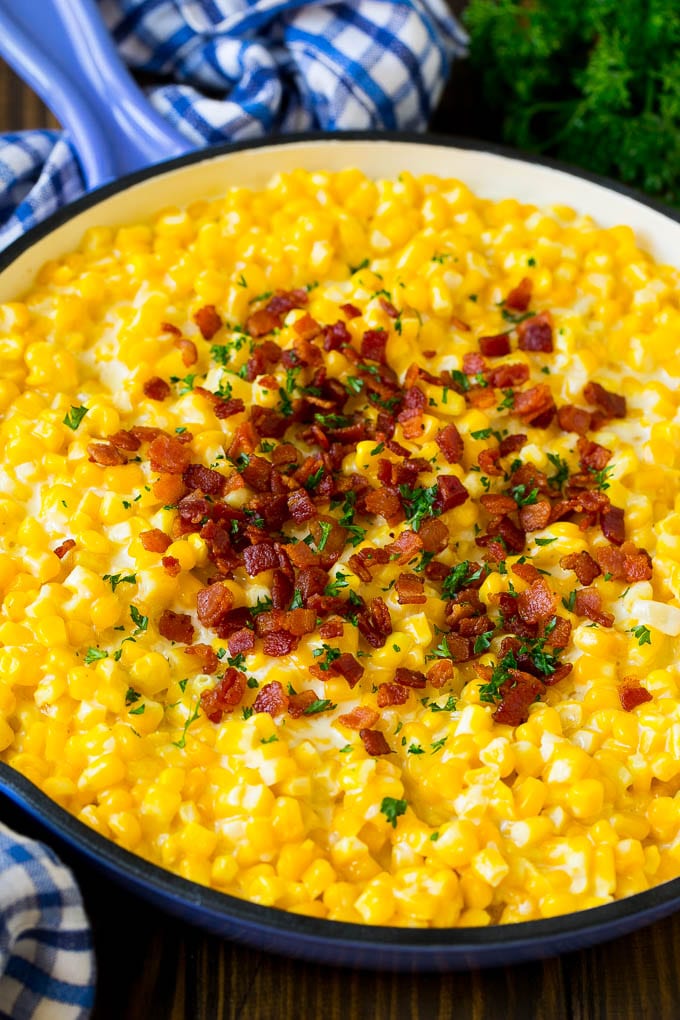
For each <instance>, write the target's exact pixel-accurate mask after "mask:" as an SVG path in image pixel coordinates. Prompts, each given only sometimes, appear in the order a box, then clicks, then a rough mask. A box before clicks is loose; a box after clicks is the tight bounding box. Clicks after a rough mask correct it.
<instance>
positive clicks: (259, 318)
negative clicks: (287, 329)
mask: <svg viewBox="0 0 680 1020" xmlns="http://www.w3.org/2000/svg"><path fill="white" fill-rule="evenodd" d="M280 325H281V317H280V316H279V315H275V314H274V313H273V312H269V311H267V309H266V308H258V310H257V311H256V312H253V314H252V315H249V316H248V318H247V319H246V329H247V331H248V332H249V333H250V335H251V336H254V337H261V336H266V335H267V333H272V332H273V331H274V330H275V329H278V327H279V326H280Z"/></svg>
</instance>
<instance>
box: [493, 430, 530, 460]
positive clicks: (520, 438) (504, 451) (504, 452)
mask: <svg viewBox="0 0 680 1020" xmlns="http://www.w3.org/2000/svg"><path fill="white" fill-rule="evenodd" d="M526 441H527V437H526V436H525V435H524V433H523V432H515V433H514V435H512V436H506V437H505V439H501V444H500V446H499V447H498V452H499V453H500V455H501V457H507V456H508V454H510V453H517V451H518V450H521V449H522V447H523V446H524V445H525V444H526Z"/></svg>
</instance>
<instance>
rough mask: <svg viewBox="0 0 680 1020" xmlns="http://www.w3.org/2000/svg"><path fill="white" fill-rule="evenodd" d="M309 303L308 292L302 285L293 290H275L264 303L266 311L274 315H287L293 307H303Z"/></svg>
mask: <svg viewBox="0 0 680 1020" xmlns="http://www.w3.org/2000/svg"><path fill="white" fill-rule="evenodd" d="M308 304H309V294H308V293H307V291H306V290H305V288H304V287H295V288H294V289H293V290H277V291H275V292H274V294H273V296H272V297H270V299H269V301H268V302H267V304H266V305H265V308H266V309H267V311H268V312H273V313H274V314H275V315H287V314H288V312H290V311H291V310H292V309H293V308H305V307H306V305H308Z"/></svg>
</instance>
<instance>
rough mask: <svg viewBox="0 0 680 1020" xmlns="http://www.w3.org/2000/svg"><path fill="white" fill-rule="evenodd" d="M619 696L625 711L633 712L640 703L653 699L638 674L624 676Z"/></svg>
mask: <svg viewBox="0 0 680 1020" xmlns="http://www.w3.org/2000/svg"><path fill="white" fill-rule="evenodd" d="M619 698H620V700H621V707H622V708H623V710H624V712H632V711H633V709H634V708H637V707H638V705H644V703H645V702H646V701H651V700H652V695H651V694H650V693H649V691H648V690H647V688H646V687H643V686H642V685H641V683H640V681H639V680H638V678H637V677H636V676H624V678H623V680H622V681H621V683H620V685H619Z"/></svg>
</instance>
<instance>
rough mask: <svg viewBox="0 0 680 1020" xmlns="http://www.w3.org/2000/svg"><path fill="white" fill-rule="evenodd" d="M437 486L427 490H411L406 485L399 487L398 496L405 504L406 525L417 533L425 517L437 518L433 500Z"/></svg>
mask: <svg viewBox="0 0 680 1020" xmlns="http://www.w3.org/2000/svg"><path fill="white" fill-rule="evenodd" d="M437 491H438V490H437V486H436V484H435V485H430V486H428V487H427V488H418V489H412V488H411V487H410V486H408V485H400V486H399V495H400V496H401V498H402V500H403V502H404V503H405V504H406V506H405V507H404V509H405V511H406V524H407V525H408V526H409V527H411V528H413V530H414V531H418V529H419V528H420V525H421V523H422V522H423V520H424V518H425V517H435V516H437V511H436V510H435V505H434V504H435V500H436V499H437Z"/></svg>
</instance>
